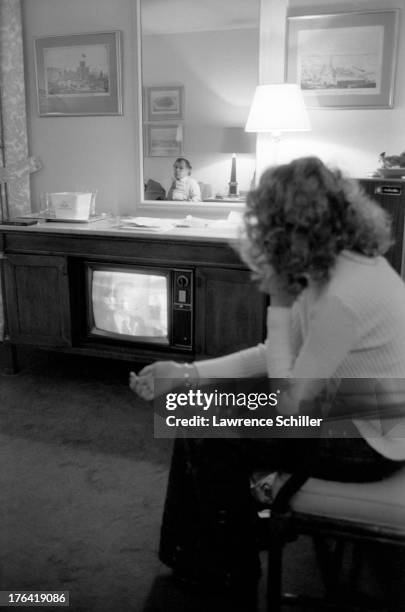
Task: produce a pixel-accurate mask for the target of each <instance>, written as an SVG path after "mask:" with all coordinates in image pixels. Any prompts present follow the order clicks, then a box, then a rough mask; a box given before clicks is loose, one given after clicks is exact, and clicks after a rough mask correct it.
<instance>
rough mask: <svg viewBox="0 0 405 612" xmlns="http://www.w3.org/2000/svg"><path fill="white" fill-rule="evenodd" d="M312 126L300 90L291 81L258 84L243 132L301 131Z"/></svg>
mask: <svg viewBox="0 0 405 612" xmlns="http://www.w3.org/2000/svg"><path fill="white" fill-rule="evenodd" d="M310 129H311V126H310V123H309V117H308V113H307V109H306V107H305V103H304V98H303V95H302V92H301V89H300V87H299V86H298V85H296V84H294V83H275V84H270V85H258V86H257V87H256V91H255V94H254V96H253V102H252V105H251V107H250V112H249V116H248V120H247V122H246V127H245V130H246V132H275V133H281V132H300V131H308V130H310Z"/></svg>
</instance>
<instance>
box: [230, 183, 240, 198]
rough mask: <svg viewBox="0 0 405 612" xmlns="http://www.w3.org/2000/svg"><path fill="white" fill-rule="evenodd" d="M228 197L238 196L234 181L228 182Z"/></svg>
mask: <svg viewBox="0 0 405 612" xmlns="http://www.w3.org/2000/svg"><path fill="white" fill-rule="evenodd" d="M228 195H229V196H237V195H238V183H237V182H236V181H230V182H229V190H228Z"/></svg>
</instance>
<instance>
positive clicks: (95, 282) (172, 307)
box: [85, 262, 193, 351]
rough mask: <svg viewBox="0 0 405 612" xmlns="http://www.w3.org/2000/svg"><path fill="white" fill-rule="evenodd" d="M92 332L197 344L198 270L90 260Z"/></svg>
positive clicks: (113, 338) (188, 346)
mask: <svg viewBox="0 0 405 612" xmlns="http://www.w3.org/2000/svg"><path fill="white" fill-rule="evenodd" d="M85 278H86V296H87V297H86V301H87V304H86V313H87V333H86V335H87V337H88V338H91V339H96V340H97V339H99V340H102V341H107V342H109V343H111V342H115V343H119V342H126V343H133V344H143V345H147V344H151V345H160V346H161V347H168V348H179V349H184V350H189V351H191V350H192V349H193V271H192V270H183V269H174V268H167V269H166V268H163V267H159V268H158V267H156V268H155V267H153V266H147V267H142V266H139V265H131V264H110V263H108V264H107V263H106V264H104V263H99V262H86V264H85Z"/></svg>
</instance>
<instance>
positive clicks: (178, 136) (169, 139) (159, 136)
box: [145, 123, 184, 157]
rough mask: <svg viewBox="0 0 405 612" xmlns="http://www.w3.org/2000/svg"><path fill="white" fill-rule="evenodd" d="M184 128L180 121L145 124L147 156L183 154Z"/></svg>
mask: <svg viewBox="0 0 405 612" xmlns="http://www.w3.org/2000/svg"><path fill="white" fill-rule="evenodd" d="M183 138H184V128H183V125H182V124H180V123H170V124H163V123H155V124H154V123H148V124H146V125H145V151H146V156H147V157H179V156H180V155H182V154H183Z"/></svg>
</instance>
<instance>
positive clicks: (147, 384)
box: [129, 361, 190, 401]
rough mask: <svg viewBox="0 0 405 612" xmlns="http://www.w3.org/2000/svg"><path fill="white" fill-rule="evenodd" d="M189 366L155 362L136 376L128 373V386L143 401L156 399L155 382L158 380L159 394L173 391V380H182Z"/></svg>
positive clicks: (169, 362)
mask: <svg viewBox="0 0 405 612" xmlns="http://www.w3.org/2000/svg"><path fill="white" fill-rule="evenodd" d="M189 367H190V366H188V365H186V364H184V363H176V362H175V361H155V363H152V364H151V365H148V366H146V367H145V368H143V369H142V370H141V371H140V372H139V373H138V374H135V372H130V374H129V386H130V388H131V389H132V391H133V392H134V393H136V394H137V395H139V397H142V399H145V400H148V401H149V400H152V399H153V398H154V397H156V389H155V380H156V379H159V394H160V395H161V394H163V393H167V392H168V391H170V390H171V389H173V386H174V384H173V380H179V379H180V380H183V379H184V374H185V371H186V368H189Z"/></svg>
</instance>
